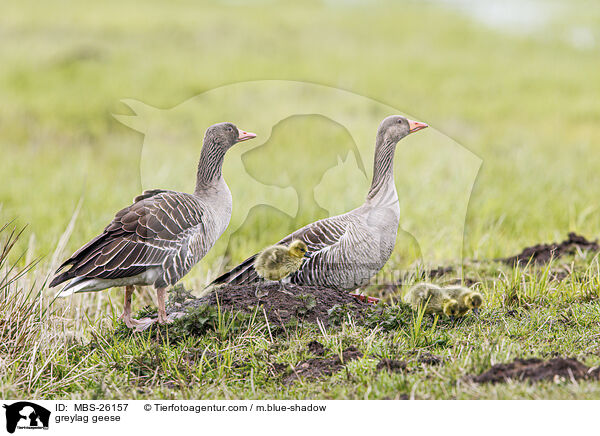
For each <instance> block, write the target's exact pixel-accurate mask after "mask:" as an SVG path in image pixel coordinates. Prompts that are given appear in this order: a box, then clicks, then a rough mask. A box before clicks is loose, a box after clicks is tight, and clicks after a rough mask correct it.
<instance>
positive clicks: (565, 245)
mask: <svg viewBox="0 0 600 436" xmlns="http://www.w3.org/2000/svg"><path fill="white" fill-rule="evenodd" d="M590 250H591V251H600V245H598V241H597V240H596V241H588V240H587V239H586V238H585V237H584V236H581V235H578V234H576V233H573V232H571V233H569V237H568V238H567V239H565V240H564V241H562V242H559V243H556V242H553V243H551V244H537V245H533V246H531V247H527V248H524V249H523V251H521V252H520V253H519V254H517V255H514V256H511V257H505V258H502V259H497V260H499V261H501V262H505V263H508V264H516V263H525V264H526V263H527V262H529V260H530V259H531V261H532V262H533V263H537V264H541V263H547V262H549V261H550V259H552V258H554V259H556V258H558V257H561V256H565V255H570V254H571V255H572V254H576V253H577V252H578V251H590Z"/></svg>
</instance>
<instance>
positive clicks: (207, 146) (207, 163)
mask: <svg viewBox="0 0 600 436" xmlns="http://www.w3.org/2000/svg"><path fill="white" fill-rule="evenodd" d="M224 158H225V147H223V146H222V145H221V144H219V143H217V142H216V141H215V140H214V139H211V140H208V141H205V142H204V145H203V147H202V151H201V152H200V161H199V162H198V173H197V175H196V191H195V193H196V194H198V193H200V192H202V191H204V190H206V189H207V188H211V187H213V186H214V185H215V184H216V183H218V182H219V181H220V180H221V178H222V173H221V170H222V168H223V159H224Z"/></svg>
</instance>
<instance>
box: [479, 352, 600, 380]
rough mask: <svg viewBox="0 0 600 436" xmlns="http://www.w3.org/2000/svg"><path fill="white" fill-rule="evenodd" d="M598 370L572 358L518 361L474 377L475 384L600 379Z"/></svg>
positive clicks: (502, 364) (494, 367)
mask: <svg viewBox="0 0 600 436" xmlns="http://www.w3.org/2000/svg"><path fill="white" fill-rule="evenodd" d="M599 375H600V371H599V369H598V368H595V369H590V368H589V367H588V366H586V365H584V364H583V363H581V362H579V361H577V360H575V359H570V358H562V357H556V358H554V359H550V360H540V359H526V360H523V359H516V360H515V361H513V362H511V363H499V364H497V365H494V366H492V367H491V368H490V369H489V370H487V371H485V372H484V373H482V374H480V375H478V376H476V377H473V378H472V381H474V382H475V383H501V382H507V381H508V380H515V381H524V380H530V381H533V382H537V381H541V380H550V381H553V380H560V379H565V380H572V379H575V380H580V379H598V376H599Z"/></svg>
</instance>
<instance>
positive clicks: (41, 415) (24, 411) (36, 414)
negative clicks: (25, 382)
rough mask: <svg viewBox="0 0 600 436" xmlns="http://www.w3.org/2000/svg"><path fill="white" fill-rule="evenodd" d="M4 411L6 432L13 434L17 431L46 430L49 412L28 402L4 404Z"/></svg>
mask: <svg viewBox="0 0 600 436" xmlns="http://www.w3.org/2000/svg"><path fill="white" fill-rule="evenodd" d="M3 407H4V408H5V409H6V431H8V432H9V433H14V432H15V430H16V429H17V428H18V429H30V430H32V429H44V430H47V429H48V424H49V423H50V411H49V410H48V409H46V408H44V407H42V406H39V405H37V404H35V403H30V402H29V401H19V402H17V403H13V404H4V406H3Z"/></svg>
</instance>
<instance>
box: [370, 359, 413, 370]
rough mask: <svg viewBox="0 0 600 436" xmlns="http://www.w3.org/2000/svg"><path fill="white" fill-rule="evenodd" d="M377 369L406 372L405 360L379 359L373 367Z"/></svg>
mask: <svg viewBox="0 0 600 436" xmlns="http://www.w3.org/2000/svg"><path fill="white" fill-rule="evenodd" d="M375 369H377V371H389V372H406V371H407V370H406V362H405V361H404V360H396V359H381V360H380V361H379V363H378V364H377V367H376V368H375Z"/></svg>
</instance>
